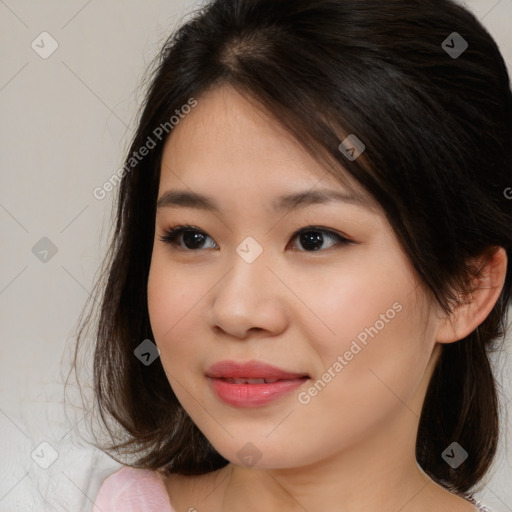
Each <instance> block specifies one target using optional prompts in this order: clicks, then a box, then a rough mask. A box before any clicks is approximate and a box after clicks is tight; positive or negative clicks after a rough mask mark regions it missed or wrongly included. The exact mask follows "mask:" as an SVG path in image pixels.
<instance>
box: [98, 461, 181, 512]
mask: <svg viewBox="0 0 512 512" xmlns="http://www.w3.org/2000/svg"><path fill="white" fill-rule="evenodd" d="M92 510H93V512H176V511H175V510H174V508H173V507H172V505H171V503H170V501H169V495H168V494H167V489H166V487H165V485H164V481H163V477H162V475H161V474H160V473H159V472H158V471H151V470H149V469H136V468H131V467H128V466H124V467H122V468H121V469H118V470H117V471H116V472H115V473H113V474H112V475H110V476H109V477H107V478H106V479H105V480H104V481H103V484H102V485H101V487H100V490H99V492H98V495H97V497H96V500H95V502H94V506H93V509H92Z"/></svg>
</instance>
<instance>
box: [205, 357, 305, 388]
mask: <svg viewBox="0 0 512 512" xmlns="http://www.w3.org/2000/svg"><path fill="white" fill-rule="evenodd" d="M206 376H207V377H211V378H213V379H227V380H228V381H229V380H231V381H232V383H233V384H264V383H272V382H276V381H278V380H295V379H301V378H303V377H309V375H308V374H307V373H296V372H290V371H287V370H282V369H281V368H277V367H276V366H272V365H269V364H266V363H263V362H260V361H248V362H245V363H238V362H236V361H220V362H218V363H215V364H214V365H212V366H211V367H210V368H209V369H208V371H207V372H206Z"/></svg>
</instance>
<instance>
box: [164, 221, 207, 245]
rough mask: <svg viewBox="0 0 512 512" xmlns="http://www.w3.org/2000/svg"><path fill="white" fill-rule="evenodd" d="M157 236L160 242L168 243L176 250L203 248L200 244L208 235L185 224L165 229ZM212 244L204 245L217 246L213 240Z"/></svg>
mask: <svg viewBox="0 0 512 512" xmlns="http://www.w3.org/2000/svg"><path fill="white" fill-rule="evenodd" d="M159 238H160V240H161V241H162V242H164V243H166V244H169V245H170V246H172V247H173V248H176V249H177V250H183V251H197V250H199V249H203V248H205V247H202V245H203V244H204V241H205V239H207V238H210V237H209V236H208V235H207V234H206V233H205V232H204V231H201V230H200V229H198V228H196V227H195V226H190V225H185V226H175V227H173V228H169V229H167V230H166V231H165V234H164V235H163V236H161V237H159ZM210 240H212V238H210ZM212 242H213V240H212ZM180 243H183V244H184V245H185V247H183V245H180ZM213 244H214V246H213V247H206V249H208V248H210V249H215V248H217V244H215V242H213Z"/></svg>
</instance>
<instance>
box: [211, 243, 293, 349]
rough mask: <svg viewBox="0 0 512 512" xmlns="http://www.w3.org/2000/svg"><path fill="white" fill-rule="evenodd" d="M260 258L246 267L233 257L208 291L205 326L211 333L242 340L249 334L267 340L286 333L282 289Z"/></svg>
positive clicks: (236, 257) (286, 319) (284, 296)
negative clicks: (210, 292) (207, 326)
mask: <svg viewBox="0 0 512 512" xmlns="http://www.w3.org/2000/svg"><path fill="white" fill-rule="evenodd" d="M264 254H265V251H264V252H263V254H262V255H260V256H259V257H258V258H257V259H256V260H255V261H253V262H252V263H248V262H246V261H245V260H244V259H243V258H241V257H240V256H239V255H238V254H237V253H236V252H235V253H234V255H233V257H232V258H231V259H230V262H229V264H230V265H231V266H230V270H229V272H227V274H225V276H224V277H223V278H222V279H221V280H220V282H219V283H218V284H217V286H215V287H214V289H213V290H212V294H213V295H212V303H211V307H210V308H209V312H208V323H209V325H210V327H211V328H212V329H213V330H216V331H217V332H218V333H224V334H226V335H229V336H232V337H234V338H237V339H246V338H247V337H248V336H250V335H251V334H250V333H251V332H258V333H259V336H262V337H268V336H276V335H278V334H279V333H281V332H283V331H284V330H285V329H286V326H287V324H288V320H289V318H288V317H289V314H288V309H287V308H286V287H285V286H284V285H283V284H282V283H281V282H280V280H279V279H278V278H277V277H276V274H275V273H274V272H272V271H271V270H270V268H269V266H270V265H269V263H270V262H269V261H268V260H267V259H266V258H265V257H264Z"/></svg>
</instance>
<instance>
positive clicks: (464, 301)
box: [436, 247, 507, 343]
mask: <svg viewBox="0 0 512 512" xmlns="http://www.w3.org/2000/svg"><path fill="white" fill-rule="evenodd" d="M475 264H476V265H477V266H478V268H480V269H481V272H480V274H479V276H478V277H475V278H474V281H473V282H472V290H471V293H469V294H467V295H465V296H464V297H462V298H461V300H460V304H459V305H457V306H456V307H455V308H454V309H453V310H452V313H451V314H450V315H449V316H446V317H445V318H443V319H442V321H441V323H440V326H439V329H438V332H437V336H436V341H437V342H438V343H453V342H455V341H459V340H461V339H463V338H465V337H466V336H468V335H469V334H470V333H471V332H473V331H474V330H475V329H476V328H477V327H478V326H479V325H480V324H481V323H482V322H483V321H484V320H485V319H486V318H487V316H488V315H489V313H490V312H491V311H492V308H493V307H494V305H495V304H496V301H497V300H498V298H499V296H500V294H501V290H502V289H503V284H504V282H505V276H506V273H507V253H506V251H505V250H504V249H503V248H502V247H492V248H490V249H489V250H487V251H486V252H485V253H484V254H482V255H481V256H480V257H478V258H476V259H475Z"/></svg>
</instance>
